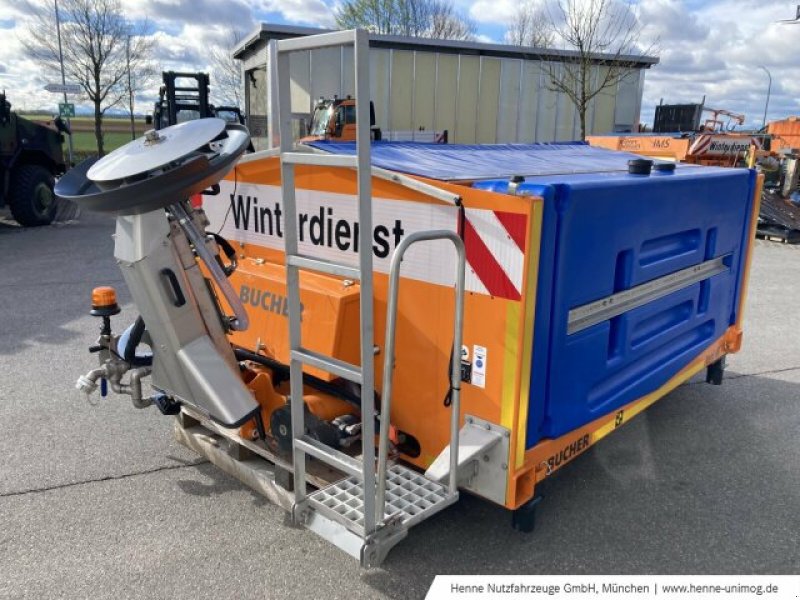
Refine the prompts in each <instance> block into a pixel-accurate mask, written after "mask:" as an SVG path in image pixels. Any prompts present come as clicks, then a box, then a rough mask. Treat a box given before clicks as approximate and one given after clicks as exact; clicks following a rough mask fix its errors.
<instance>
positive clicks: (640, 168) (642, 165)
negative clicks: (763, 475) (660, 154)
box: [628, 158, 653, 175]
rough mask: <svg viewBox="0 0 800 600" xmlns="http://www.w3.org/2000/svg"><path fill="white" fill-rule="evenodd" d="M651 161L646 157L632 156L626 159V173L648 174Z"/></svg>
mask: <svg viewBox="0 0 800 600" xmlns="http://www.w3.org/2000/svg"><path fill="white" fill-rule="evenodd" d="M652 168H653V161H652V160H647V159H646V158H634V159H631V160H629V161H628V173H630V174H631V175H650V171H651V170H652Z"/></svg>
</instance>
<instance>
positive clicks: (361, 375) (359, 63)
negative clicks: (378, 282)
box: [276, 30, 465, 567]
mask: <svg viewBox="0 0 800 600" xmlns="http://www.w3.org/2000/svg"><path fill="white" fill-rule="evenodd" d="M348 45H349V46H353V48H354V52H353V55H354V59H355V78H354V81H355V98H356V101H357V102H356V155H355V156H352V155H337V154H314V153H311V152H300V151H296V150H295V148H294V141H293V139H292V134H291V132H292V121H291V93H290V69H289V65H290V63H289V58H290V54H291V53H292V52H298V51H311V50H314V49H318V48H329V47H341V46H348ZM276 48H277V60H276V62H277V84H278V111H279V119H280V120H279V123H280V131H281V134H282V135H281V136H280V151H281V191H282V197H283V210H284V214H285V218H286V223H288V224H290V225H289V226H287V228H286V235H285V236H284V242H285V252H286V283H287V297H288V303H289V342H290V349H291V355H290V378H291V415H292V438H293V460H294V491H295V503H294V507H293V511H292V518H293V520H294V522H295V523H297V524H302V525H304V526H306V527H307V528H309V529H311V530H313V531H315V532H316V533H317V534H319V535H320V536H322V537H323V538H325V539H327V540H329V541H331V542H333V543H334V544H335V545H337V546H339V547H340V548H342V549H343V550H345V551H346V552H348V553H349V554H351V555H352V556H354V557H356V558H358V559H359V560H360V561H361V564H362V565H363V566H364V567H371V566H377V565H378V564H380V562H381V561H382V560H383V559H384V558H385V556H386V554H387V553H388V551H389V550H390V549H391V548H392V547H393V546H394V545H395V544H397V543H398V542H399V541H400V540H402V539H403V538H404V537H405V536H406V535H407V532H408V529H409V527H411V526H412V525H415V524H417V523H419V522H421V521H422V520H424V519H425V518H427V517H429V516H431V515H433V514H435V513H436V512H438V511H440V510H441V509H443V508H445V507H446V506H449V505H450V504H453V503H454V502H455V501H456V500H457V499H458V488H457V483H456V468H455V463H456V462H457V460H458V428H459V414H460V394H459V388H460V349H461V330H462V323H463V295H464V266H465V258H464V247H463V243H462V241H461V239H459V238H458V236H457V235H455V233H453V232H452V231H425V232H418V233H415V234H412V235H409V236H407V237H406V238H405V239H404V240H403V241H402V242H401V243H400V244H399V245H398V247H397V249H396V251H395V254H394V256H393V258H392V267H391V274H390V290H389V300H388V309H387V312H388V316H387V328H386V329H387V330H386V345H385V347H384V352H383V355H384V392H383V395H382V398H381V413H380V432H379V435H380V439H379V456H378V457H377V461H376V453H375V446H374V444H373V443H372V440H374V439H375V433H376V432H375V418H376V411H375V406H374V401H375V400H374V390H375V373H374V361H375V355H376V353H377V348H375V347H374V345H373V344H374V336H375V330H374V318H373V264H372V262H373V254H372V244H361V245H360V247H359V251H358V266H357V267H355V266H351V265H347V264H343V263H338V262H332V261H328V260H323V259H320V258H315V257H311V256H306V255H302V254H300V252H299V247H298V233H297V204H296V186H295V172H294V169H295V166H296V165H319V166H329V167H342V168H351V169H355V170H356V172H357V181H358V194H357V201H358V220H359V227H360V229H361V231H364V232H371V231H372V230H373V219H372V170H371V161H370V142H371V139H370V137H371V132H370V118H369V102H368V100H369V97H370V92H369V78H368V75H369V37H368V34H367V32H366V31H363V30H351V31H340V32H334V33H325V34H320V35H313V36H306V37H300V38H293V39H286V40H280V41H278V42H277V45H276ZM284 132H286V135H284ZM435 239H449V240H450V241H452V242H453V245H454V246H455V248H456V251H457V253H458V261H457V272H456V283H457V285H456V316H455V323H454V346H453V365H452V369H451V388H452V404H451V411H452V413H451V414H452V418H451V438H450V450H451V460H452V461H453V463H454V464H453V468H452V469H451V474H452V476H451V477H450V481H449V482H448V485H443V484H441V483H439V482H435V481H432V480H430V479H427V478H426V477H425V476H424V475H423V474H422V473H419V472H417V471H414V470H412V469H410V468H407V467H405V466H402V465H399V464H393V465H389V461H388V446H389V440H388V436H389V415H390V410H391V379H392V371H393V362H394V332H395V324H396V310H397V292H398V289H397V288H398V284H399V274H400V263H401V261H402V257H403V254H404V253H405V251H406V249H408V247H410V246H411V245H412V244H414V243H417V242H422V241H428V240H435ZM301 270H309V271H316V272H321V273H328V274H331V275H336V276H341V277H346V278H348V279H352V280H354V281H358V282H360V343H361V349H360V366H359V365H353V364H349V363H347V362H344V361H341V360H339V359H336V358H334V357H332V356H325V355H322V354H320V353H317V352H314V351H312V350H310V349H308V348H305V347H304V346H303V343H302V339H301V305H300V271H301ZM304 365H308V366H311V367H315V368H318V369H321V370H324V371H327V372H329V373H331V374H334V375H336V376H338V377H341V378H343V379H346V380H349V381H352V382H353V383H355V384H358V385H360V386H361V388H360V389H361V427H362V430H361V431H362V440H363V442H362V445H363V448H362V456H361V458H360V459H359V458H355V457H352V456H350V455H348V454H345V453H344V452H341V451H339V450H337V449H336V448H333V447H331V446H328V445H326V444H323V443H322V442H320V441H319V440H317V439H315V438H312V437H310V436H308V435H306V434H305V422H304V419H305V417H304V415H305V411H304V402H303V383H302V382H303V379H302V371H303V366H304ZM307 456H312V457H314V458H316V459H318V460H320V461H323V462H325V463H327V464H328V465H330V466H332V467H333V468H335V469H336V470H338V471H341V472H342V473H344V474H345V477H344V478H343V479H341V480H339V481H337V482H335V483H333V484H332V485H330V486H328V487H326V488H322V489H320V490H317V491H315V492H312V493H310V494H309V493H307V489H306V458H307ZM376 462H377V464H376Z"/></svg>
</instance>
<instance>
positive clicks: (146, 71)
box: [123, 35, 156, 140]
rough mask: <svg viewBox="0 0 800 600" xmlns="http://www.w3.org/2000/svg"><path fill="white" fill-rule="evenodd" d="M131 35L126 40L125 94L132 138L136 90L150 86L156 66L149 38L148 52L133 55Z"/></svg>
mask: <svg viewBox="0 0 800 600" xmlns="http://www.w3.org/2000/svg"><path fill="white" fill-rule="evenodd" d="M131 37H132V36H131V35H128V37H127V39H126V40H125V71H126V77H125V80H124V81H123V85H124V86H125V94H126V95H127V96H128V115H129V117H130V120H131V139H132V140H135V139H136V120H135V116H134V107H135V103H136V92H137V91H139V90H143V89H146V88H148V87H149V86H150V84H151V83H152V82H153V80H154V79H155V76H156V67H155V65H154V64H153V62H152V61H151V60H150V53H151V51H150V44H151V41H150V40H148V42H147V45H148V50H147V52H144V53H141V55H140V56H138V57H134V56H131Z"/></svg>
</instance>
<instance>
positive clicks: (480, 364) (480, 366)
mask: <svg viewBox="0 0 800 600" xmlns="http://www.w3.org/2000/svg"><path fill="white" fill-rule="evenodd" d="M472 385H477V386H478V387H480V388H485V387H486V348H484V347H483V346H477V345H475V346H472Z"/></svg>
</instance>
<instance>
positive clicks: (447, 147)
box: [309, 141, 641, 181]
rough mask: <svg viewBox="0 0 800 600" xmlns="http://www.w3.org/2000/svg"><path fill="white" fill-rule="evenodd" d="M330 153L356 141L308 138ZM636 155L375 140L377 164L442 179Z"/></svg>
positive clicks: (590, 169) (585, 166) (622, 162)
mask: <svg viewBox="0 0 800 600" xmlns="http://www.w3.org/2000/svg"><path fill="white" fill-rule="evenodd" d="M309 145H310V146H312V147H314V148H317V149H319V150H323V151H325V152H331V153H334V154H350V155H353V154H355V153H356V144H355V142H324V141H319V142H311V143H310V144H309ZM634 158H641V156H638V155H636V154H630V153H627V152H613V151H611V150H606V149H605V148H595V147H592V146H589V145H587V144H585V143H582V142H576V143H567V144H480V145H469V144H423V143H420V142H374V143H373V144H372V164H373V166H376V167H381V168H384V169H389V170H392V171H398V172H400V173H407V174H409V175H419V176H421V177H428V178H430V179H439V180H442V181H454V180H474V179H492V178H499V177H511V176H513V175H523V176H525V177H534V176H543V175H565V174H577V173H599V172H609V171H627V170H628V161H629V160H631V159H634Z"/></svg>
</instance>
